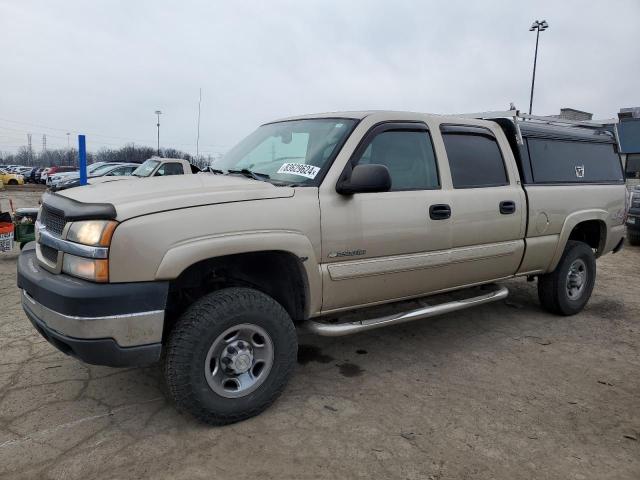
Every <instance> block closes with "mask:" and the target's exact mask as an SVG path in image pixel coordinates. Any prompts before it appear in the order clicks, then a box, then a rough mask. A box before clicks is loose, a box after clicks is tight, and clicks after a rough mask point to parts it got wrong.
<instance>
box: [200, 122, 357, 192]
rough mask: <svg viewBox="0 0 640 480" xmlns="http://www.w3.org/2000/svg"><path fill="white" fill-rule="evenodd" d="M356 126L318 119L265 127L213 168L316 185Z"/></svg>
mask: <svg viewBox="0 0 640 480" xmlns="http://www.w3.org/2000/svg"><path fill="white" fill-rule="evenodd" d="M355 123H356V122H355V120H349V119H342V118H341V119H336V118H319V119H310V120H292V121H288V122H278V123H271V124H268V125H263V126H262V127H260V128H258V129H257V130H256V131H255V132H253V133H252V134H251V135H249V136H248V137H247V138H245V139H244V140H242V141H241V142H240V143H239V144H238V145H236V146H235V147H234V148H233V149H231V150H230V151H229V153H227V154H226V155H225V156H224V157H222V158H221V159H220V160H218V161H217V162H214V163H213V164H212V165H211V166H212V168H214V169H217V170H222V171H223V172H228V171H229V170H249V171H251V172H254V173H257V174H263V175H268V176H269V179H270V180H276V181H279V182H285V183H295V184H302V185H313V184H314V183H315V182H314V179H315V178H316V177H317V176H318V174H319V173H320V171H321V170H322V169H323V168H324V167H327V166H328V163H329V160H330V159H331V158H333V155H334V154H335V153H337V148H338V147H339V146H341V145H342V143H343V142H344V140H345V139H346V138H347V136H348V135H349V133H351V130H352V129H353V127H354V125H355ZM264 178H265V179H266V178H267V177H264Z"/></svg>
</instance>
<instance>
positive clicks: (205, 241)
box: [155, 230, 322, 313]
mask: <svg viewBox="0 0 640 480" xmlns="http://www.w3.org/2000/svg"><path fill="white" fill-rule="evenodd" d="M261 251H281V252H288V253H291V254H293V255H295V256H297V257H298V258H299V259H300V260H301V262H302V265H303V266H304V270H305V273H306V275H307V281H308V285H309V309H310V310H309V311H310V312H311V313H313V312H317V311H320V308H321V302H322V277H321V274H320V266H319V264H318V260H317V258H316V255H315V253H314V250H313V245H312V244H311V241H310V240H309V239H308V238H307V237H306V236H304V235H302V234H301V233H299V232H295V231H288V230H263V231H253V232H238V233H225V234H219V235H209V236H204V237H198V238H193V239H189V240H186V241H184V242H180V243H176V244H174V245H173V246H172V247H171V248H170V249H169V250H168V251H167V252H166V253H165V255H164V256H163V258H162V261H161V262H160V265H159V266H158V269H157V271H156V274H155V278H156V279H157V280H171V279H173V278H177V277H178V276H179V275H180V274H181V273H182V272H183V271H184V270H186V269H187V268H188V267H190V266H191V265H193V264H195V263H197V262H200V261H202V260H208V259H211V258H216V257H223V256H227V255H234V254H241V253H251V252H261Z"/></svg>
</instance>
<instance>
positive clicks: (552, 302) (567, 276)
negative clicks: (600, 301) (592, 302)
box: [538, 240, 596, 315]
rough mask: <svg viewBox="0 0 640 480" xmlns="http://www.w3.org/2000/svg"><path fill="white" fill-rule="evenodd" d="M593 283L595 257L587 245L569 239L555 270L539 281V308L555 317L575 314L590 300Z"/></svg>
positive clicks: (541, 277)
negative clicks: (555, 315) (540, 306)
mask: <svg viewBox="0 0 640 480" xmlns="http://www.w3.org/2000/svg"><path fill="white" fill-rule="evenodd" d="M595 281H596V258H595V255H594V253H593V250H592V249H591V247H590V246H589V245H587V244H586V243H583V242H577V241H574V240H569V241H568V242H567V246H566V247H565V250H564V253H563V254H562V258H561V259H560V262H559V263H558V266H557V267H556V269H555V270H554V271H553V272H551V273H548V274H546V275H541V276H540V277H539V278H538V298H539V300H540V304H541V305H542V307H543V308H544V309H545V310H547V311H549V312H551V313H555V314H557V315H575V314H576V313H578V312H580V311H581V310H582V309H583V308H584V306H585V305H586V304H587V302H588V301H589V298H590V297H591V292H592V291H593V286H594V284H595Z"/></svg>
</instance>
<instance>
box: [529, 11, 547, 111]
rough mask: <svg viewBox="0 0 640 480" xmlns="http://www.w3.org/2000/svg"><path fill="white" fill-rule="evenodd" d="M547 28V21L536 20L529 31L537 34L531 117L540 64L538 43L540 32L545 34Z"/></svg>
mask: <svg viewBox="0 0 640 480" xmlns="http://www.w3.org/2000/svg"><path fill="white" fill-rule="evenodd" d="M547 28H549V24H548V23H547V21H546V20H542V21H540V20H536V21H535V22H533V24H532V25H531V28H530V29H529V31H530V32H534V31H535V32H536V53H535V54H534V56H533V76H532V78H531V96H530V98H529V115H531V111H532V109H533V87H534V86H535V83H536V64H537V63H538V41H539V39H540V32H544V31H545V30H546V29H547Z"/></svg>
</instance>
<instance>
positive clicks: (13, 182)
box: [7, 178, 18, 185]
mask: <svg viewBox="0 0 640 480" xmlns="http://www.w3.org/2000/svg"><path fill="white" fill-rule="evenodd" d="M17 184H18V181H17V180H16V179H14V178H12V179H11V180H9V181H8V182H7V185H17Z"/></svg>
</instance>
